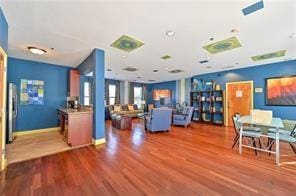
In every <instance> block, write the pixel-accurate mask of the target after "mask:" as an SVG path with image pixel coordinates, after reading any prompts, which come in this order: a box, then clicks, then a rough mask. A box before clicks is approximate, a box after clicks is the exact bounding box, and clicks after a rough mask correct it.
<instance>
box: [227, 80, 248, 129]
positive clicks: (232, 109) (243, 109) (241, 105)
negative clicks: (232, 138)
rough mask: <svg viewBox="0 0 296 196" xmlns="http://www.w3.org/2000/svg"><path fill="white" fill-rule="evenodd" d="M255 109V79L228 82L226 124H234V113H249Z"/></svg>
mask: <svg viewBox="0 0 296 196" xmlns="http://www.w3.org/2000/svg"><path fill="white" fill-rule="evenodd" d="M252 109H253V81H241V82H229V83H226V115H225V116H226V119H225V121H226V126H232V115H234V114H235V113H239V114H240V115H242V116H244V115H249V114H250V110H252Z"/></svg>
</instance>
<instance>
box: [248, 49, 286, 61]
mask: <svg viewBox="0 0 296 196" xmlns="http://www.w3.org/2000/svg"><path fill="white" fill-rule="evenodd" d="M285 55H286V50H279V51H276V52H271V53H266V54H262V55H257V56H253V57H251V59H252V60H253V61H263V60H266V59H271V58H277V57H282V56H285Z"/></svg>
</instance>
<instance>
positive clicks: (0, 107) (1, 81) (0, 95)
mask: <svg viewBox="0 0 296 196" xmlns="http://www.w3.org/2000/svg"><path fill="white" fill-rule="evenodd" d="M6 62H7V55H6V53H5V52H4V50H3V49H2V48H1V47H0V156H1V159H0V171H1V170H3V169H4V167H5V154H2V152H3V151H4V150H5V131H6V130H5V124H6V116H5V113H6Z"/></svg>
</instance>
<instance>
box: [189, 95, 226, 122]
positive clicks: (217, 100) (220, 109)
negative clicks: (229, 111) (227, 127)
mask: <svg viewBox="0 0 296 196" xmlns="http://www.w3.org/2000/svg"><path fill="white" fill-rule="evenodd" d="M190 105H191V106H193V107H194V112H193V116H192V120H193V121H196V122H203V123H209V124H215V125H224V92H223V90H211V91H193V92H190Z"/></svg>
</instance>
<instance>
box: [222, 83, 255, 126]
mask: <svg viewBox="0 0 296 196" xmlns="http://www.w3.org/2000/svg"><path fill="white" fill-rule="evenodd" d="M245 83H250V84H251V88H252V89H251V109H253V108H254V81H253V80H248V81H238V82H226V89H225V93H226V97H225V125H226V126H228V92H227V89H228V85H229V84H245Z"/></svg>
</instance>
